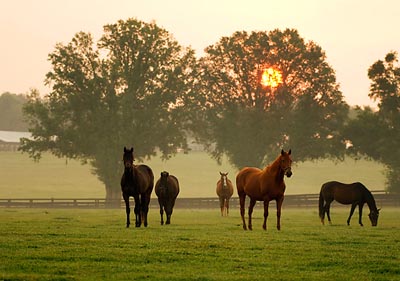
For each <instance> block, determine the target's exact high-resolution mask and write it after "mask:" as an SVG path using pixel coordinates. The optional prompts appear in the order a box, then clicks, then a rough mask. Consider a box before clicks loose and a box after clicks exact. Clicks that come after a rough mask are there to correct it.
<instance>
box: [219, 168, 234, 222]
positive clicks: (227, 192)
mask: <svg viewBox="0 0 400 281" xmlns="http://www.w3.org/2000/svg"><path fill="white" fill-rule="evenodd" d="M219 174H220V175H221V178H220V179H219V180H218V182H217V195H218V198H219V206H220V207H221V216H224V215H225V216H228V214H229V199H231V197H232V194H233V185H232V182H231V180H230V179H228V173H221V172H219Z"/></svg>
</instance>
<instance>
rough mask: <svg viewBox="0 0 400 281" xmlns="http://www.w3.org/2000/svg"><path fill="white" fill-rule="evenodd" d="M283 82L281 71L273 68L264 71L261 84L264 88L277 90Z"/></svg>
mask: <svg viewBox="0 0 400 281" xmlns="http://www.w3.org/2000/svg"><path fill="white" fill-rule="evenodd" d="M282 82H283V81H282V73H281V72H280V71H279V70H276V69H274V68H272V67H269V68H267V69H264V71H263V74H262V75H261V84H262V85H263V86H266V87H267V86H268V87H272V88H276V87H278V86H279V84H281V83H282Z"/></svg>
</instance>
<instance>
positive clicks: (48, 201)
mask: <svg viewBox="0 0 400 281" xmlns="http://www.w3.org/2000/svg"><path fill="white" fill-rule="evenodd" d="M372 194H373V195H374V197H375V201H376V204H377V206H378V208H381V207H383V206H385V207H387V206H392V207H400V194H389V193H386V192H385V191H372ZM318 199H319V194H301V195H286V196H285V200H284V202H283V208H317V207H318ZM131 202H132V206H133V199H132V198H131ZM248 202H249V200H248V199H247V202H246V206H248ZM336 204H337V203H336ZM337 205H339V204H337ZM270 206H271V207H274V206H275V202H274V201H271V203H270ZM0 207H3V208H110V207H111V208H124V207H125V203H124V202H123V200H120V201H119V200H118V201H117V202H114V204H112V202H111V203H110V202H106V200H105V199H101V198H14V199H3V198H0ZM259 207H262V203H261V202H257V204H256V208H259ZM150 208H159V207H158V201H157V198H155V196H154V195H153V198H152V199H151V202H150ZM175 208H184V209H204V208H219V201H218V198H216V197H215V198H179V197H178V199H177V200H176V204H175ZM230 208H232V209H237V208H239V198H238V197H232V198H231V200H230Z"/></svg>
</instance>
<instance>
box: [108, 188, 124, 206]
mask: <svg viewBox="0 0 400 281" xmlns="http://www.w3.org/2000/svg"><path fill="white" fill-rule="evenodd" d="M106 207H108V208H121V189H119V188H115V186H110V185H108V184H106Z"/></svg>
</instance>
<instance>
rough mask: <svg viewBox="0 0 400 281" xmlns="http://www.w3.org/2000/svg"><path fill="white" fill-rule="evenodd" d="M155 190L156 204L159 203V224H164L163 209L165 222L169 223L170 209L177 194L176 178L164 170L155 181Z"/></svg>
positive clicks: (177, 183)
mask: <svg viewBox="0 0 400 281" xmlns="http://www.w3.org/2000/svg"><path fill="white" fill-rule="evenodd" d="M155 191H156V195H157V197H158V204H159V205H160V216H161V225H163V224H164V210H165V214H166V216H167V221H166V222H165V224H170V223H171V215H172V210H173V208H174V205H175V200H176V198H177V197H178V194H179V182H178V179H177V178H176V177H175V176H173V175H170V174H169V173H168V172H166V171H164V172H161V177H160V179H159V180H158V181H157V182H156V188H155Z"/></svg>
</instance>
